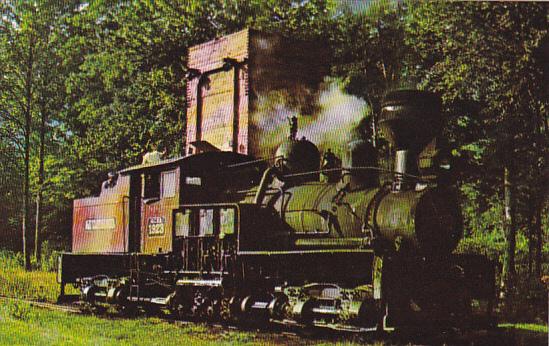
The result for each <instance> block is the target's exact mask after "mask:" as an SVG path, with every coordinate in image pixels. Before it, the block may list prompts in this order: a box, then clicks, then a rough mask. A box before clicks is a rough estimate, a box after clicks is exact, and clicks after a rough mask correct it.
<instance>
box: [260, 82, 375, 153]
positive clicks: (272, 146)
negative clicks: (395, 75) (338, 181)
mask: <svg viewBox="0 0 549 346" xmlns="http://www.w3.org/2000/svg"><path fill="white" fill-rule="evenodd" d="M304 93H308V94H309V95H310V94H313V95H311V96H314V97H296V93H295V90H292V91H291V92H290V91H288V90H276V91H271V92H270V93H269V94H267V95H262V96H260V97H258V103H257V112H258V114H259V118H258V120H257V126H258V128H259V129H260V132H261V133H262V135H261V136H260V137H259V138H258V139H259V147H260V148H262V156H264V157H272V156H273V155H274V153H275V151H276V148H277V147H278V146H279V145H280V143H282V142H283V141H284V140H285V139H286V138H287V137H288V135H289V125H288V120H287V119H288V118H290V117H292V116H296V117H297V118H298V123H299V129H298V132H297V135H298V138H301V137H305V138H307V139H308V140H310V141H311V142H313V143H314V144H316V145H317V146H318V148H319V150H320V151H321V152H324V151H326V150H327V149H331V150H332V151H333V152H334V153H335V154H336V155H337V156H339V157H342V156H343V153H344V150H345V147H346V143H347V142H348V141H349V140H351V138H352V137H351V136H352V133H353V131H354V130H355V129H356V128H357V127H358V126H359V123H360V121H361V120H363V118H365V117H366V116H368V114H369V107H368V104H367V103H366V101H364V100H363V99H361V98H358V97H356V96H352V95H349V94H346V93H345V92H344V91H343V85H342V83H341V81H340V80H339V79H335V78H326V79H325V80H324V82H323V83H322V84H321V86H320V88H319V90H316V91H311V90H301V93H299V94H300V95H303V94H304ZM311 102H312V103H314V104H307V103H311ZM303 109H313V110H314V111H313V112H312V114H310V115H305V114H303V113H304V112H303V111H302V110H303Z"/></svg>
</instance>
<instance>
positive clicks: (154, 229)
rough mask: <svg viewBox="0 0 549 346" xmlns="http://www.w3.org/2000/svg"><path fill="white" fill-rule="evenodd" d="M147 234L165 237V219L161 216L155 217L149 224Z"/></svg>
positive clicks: (150, 219) (151, 218)
mask: <svg viewBox="0 0 549 346" xmlns="http://www.w3.org/2000/svg"><path fill="white" fill-rule="evenodd" d="M147 234H148V235H149V236H153V237H155V236H162V235H164V218H163V217H161V216H153V217H150V218H149V221H148V222H147Z"/></svg>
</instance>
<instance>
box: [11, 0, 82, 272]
mask: <svg viewBox="0 0 549 346" xmlns="http://www.w3.org/2000/svg"><path fill="white" fill-rule="evenodd" d="M72 5H74V4H72V2H69V1H66V2H61V3H60V2H58V1H53V0H52V1H41V2H37V3H30V2H18V1H13V2H12V1H8V2H4V3H2V4H1V5H0V10H1V11H0V12H2V13H3V16H2V18H1V22H0V26H1V27H2V31H1V35H0V61H1V64H2V65H3V66H4V69H3V71H2V79H1V81H0V91H1V92H2V97H1V99H0V110H1V111H2V112H1V114H2V120H3V125H4V128H5V129H6V132H7V133H8V134H9V136H10V137H11V138H12V140H14V141H15V142H17V144H18V146H17V147H18V149H20V151H21V152H22V155H21V160H22V162H23V166H24V168H23V172H24V173H23V194H22V195H23V198H22V209H23V217H22V222H21V228H22V236H23V252H24V257H25V267H26V268H27V269H30V258H31V247H32V246H31V244H32V242H31V239H32V232H31V231H30V229H31V227H32V220H31V214H32V206H31V192H32V189H31V187H32V186H31V183H32V181H31V176H32V172H31V160H32V157H33V156H34V155H35V154H38V166H39V169H38V188H37V202H36V203H37V209H36V212H37V214H36V224H35V236H36V237H35V255H38V254H39V253H38V249H39V248H40V246H39V239H38V231H39V229H40V224H41V212H40V210H41V198H42V185H43V182H44V164H43V162H44V153H45V148H46V147H45V140H46V131H47V121H48V118H49V114H51V113H52V112H54V111H55V108H56V107H57V108H59V107H61V104H62V99H63V97H62V94H60V93H58V91H59V90H60V88H59V85H62V82H61V80H60V79H59V78H58V73H59V70H58V67H59V64H58V59H57V57H56V52H55V50H54V47H53V45H52V43H53V40H52V35H53V31H54V24H55V21H56V19H57V17H58V16H60V15H61V14H62V13H63V12H64V11H66V9H67V8H68V7H70V6H72ZM54 105H56V106H54ZM37 119H39V124H38V138H36V136H35V133H36V131H35V130H36V129H37V126H35V125H36V120H37ZM36 141H38V148H39V149H38V153H36V152H35V151H34V144H35V143H36Z"/></svg>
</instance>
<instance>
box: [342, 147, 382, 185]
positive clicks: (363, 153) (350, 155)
mask: <svg viewBox="0 0 549 346" xmlns="http://www.w3.org/2000/svg"><path fill="white" fill-rule="evenodd" d="M343 165H344V167H347V168H350V171H349V174H348V175H347V176H346V177H345V178H344V180H345V182H346V183H350V184H351V186H352V187H353V188H355V187H374V186H376V185H377V183H378V180H377V172H376V171H375V170H372V169H367V168H366V167H372V166H376V150H375V148H374V147H373V145H372V144H371V143H370V142H368V141H365V140H363V139H356V140H353V141H350V142H349V143H348V144H347V151H346V153H345V156H344V164H343Z"/></svg>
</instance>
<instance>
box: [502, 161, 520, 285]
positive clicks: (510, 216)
mask: <svg viewBox="0 0 549 346" xmlns="http://www.w3.org/2000/svg"><path fill="white" fill-rule="evenodd" d="M513 189H514V186H513V175H512V172H511V167H509V165H506V166H505V168H504V173H503V191H504V207H505V215H504V227H505V238H506V249H505V257H504V262H503V273H502V288H503V293H504V294H505V293H507V292H509V290H510V289H511V288H512V285H513V279H514V278H515V274H516V272H515V248H516V234H517V228H516V219H515V208H514V199H515V195H514V191H513Z"/></svg>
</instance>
